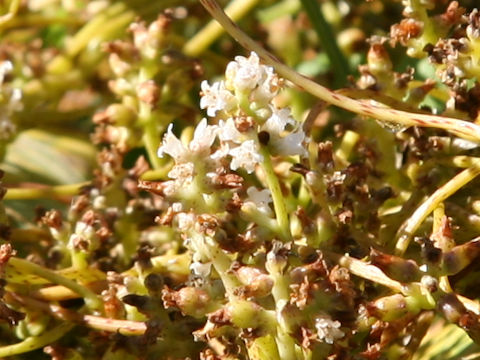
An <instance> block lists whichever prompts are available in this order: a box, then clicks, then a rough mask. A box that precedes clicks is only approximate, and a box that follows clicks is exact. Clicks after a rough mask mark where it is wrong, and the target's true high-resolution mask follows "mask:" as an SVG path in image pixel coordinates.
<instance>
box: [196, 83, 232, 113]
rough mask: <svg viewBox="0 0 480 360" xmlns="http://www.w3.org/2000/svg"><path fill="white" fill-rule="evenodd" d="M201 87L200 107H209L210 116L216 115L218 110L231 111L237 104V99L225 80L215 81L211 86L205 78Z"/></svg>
mask: <svg viewBox="0 0 480 360" xmlns="http://www.w3.org/2000/svg"><path fill="white" fill-rule="evenodd" d="M201 88H202V93H201V95H202V96H201V98H200V108H202V109H207V115H208V116H212V117H213V116H215V114H216V113H217V111H225V112H229V111H231V110H233V109H235V107H236V106H237V99H236V98H235V96H234V95H233V94H232V93H231V92H230V91H228V90H227V89H225V83H224V82H223V81H219V82H215V83H213V85H211V86H210V85H209V84H208V82H207V81H206V80H204V81H202V84H201Z"/></svg>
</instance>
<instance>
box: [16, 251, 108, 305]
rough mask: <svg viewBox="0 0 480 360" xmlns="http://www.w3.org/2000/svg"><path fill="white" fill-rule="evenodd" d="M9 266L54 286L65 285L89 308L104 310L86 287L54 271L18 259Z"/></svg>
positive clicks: (98, 300) (100, 302) (98, 299)
mask: <svg viewBox="0 0 480 360" xmlns="http://www.w3.org/2000/svg"><path fill="white" fill-rule="evenodd" d="M9 266H12V267H13V268H14V269H15V270H21V271H24V272H26V273H30V274H33V275H37V276H39V277H41V278H44V279H47V280H48V281H51V282H52V283H54V284H58V285H63V286H65V287H66V288H68V289H70V290H72V291H74V292H76V293H77V294H79V295H80V296H81V297H83V298H84V300H85V304H86V305H87V306H88V307H89V308H91V309H96V310H102V309H103V303H102V301H101V300H100V298H99V297H98V296H97V294H95V293H94V292H93V291H91V290H89V289H87V288H86V287H85V286H82V285H80V284H79V283H77V282H75V281H73V280H70V279H67V278H66V277H64V276H61V275H59V274H57V273H56V272H54V271H52V270H49V269H46V268H44V267H42V266H40V265H37V264H34V263H32V262H30V261H27V260H24V259H20V258H17V257H12V258H10V259H9V260H8V263H7V267H9Z"/></svg>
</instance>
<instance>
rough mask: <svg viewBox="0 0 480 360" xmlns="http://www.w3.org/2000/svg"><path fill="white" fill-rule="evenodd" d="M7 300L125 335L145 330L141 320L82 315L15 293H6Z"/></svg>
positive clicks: (87, 325)
mask: <svg viewBox="0 0 480 360" xmlns="http://www.w3.org/2000/svg"><path fill="white" fill-rule="evenodd" d="M7 301H13V302H16V303H20V304H22V305H23V306H25V307H27V308H33V309H41V310H43V311H46V312H48V313H49V314H50V315H52V316H53V317H55V318H57V319H59V320H63V321H66V322H69V323H75V324H77V325H83V326H86V327H89V328H91V329H95V330H102V331H107V332H111V333H118V334H122V335H125V336H135V335H143V334H145V331H146V330H147V325H146V324H145V323H144V322H142V321H132V320H120V319H109V318H105V317H101V316H95V315H83V314H81V313H78V312H74V311H71V310H67V309H64V308H62V307H61V306H58V305H54V304H50V303H46V302H43V301H39V300H36V299H32V298H29V297H27V296H23V295H19V294H16V293H8V294H7Z"/></svg>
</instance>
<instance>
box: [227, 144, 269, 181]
mask: <svg viewBox="0 0 480 360" xmlns="http://www.w3.org/2000/svg"><path fill="white" fill-rule="evenodd" d="M228 154H229V155H230V156H232V162H231V163H230V168H231V169H232V170H237V169H238V168H244V169H245V170H247V172H248V173H252V172H253V171H254V170H255V165H257V164H258V163H261V162H262V161H263V156H262V155H261V154H260V153H259V150H258V146H257V144H256V143H255V141H253V140H247V141H245V142H243V143H242V144H241V145H240V146H237V147H235V148H233V149H231V150H230V151H229V152H228Z"/></svg>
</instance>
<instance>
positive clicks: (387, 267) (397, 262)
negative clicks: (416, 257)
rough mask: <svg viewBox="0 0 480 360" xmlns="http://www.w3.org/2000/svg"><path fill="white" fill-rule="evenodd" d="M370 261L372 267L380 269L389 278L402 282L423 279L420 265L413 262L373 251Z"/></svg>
mask: <svg viewBox="0 0 480 360" xmlns="http://www.w3.org/2000/svg"><path fill="white" fill-rule="evenodd" d="M370 261H371V263H372V265H375V266H377V267H379V268H380V269H381V270H382V271H383V272H384V273H385V274H387V275H388V276H389V277H391V278H392V279H395V280H398V281H401V282H411V281H417V280H418V279H420V277H421V272H420V270H419V268H418V265H417V263H416V262H415V261H413V260H406V259H403V258H401V257H398V256H394V255H389V254H384V253H382V252H380V251H378V250H375V249H372V250H371V251H370Z"/></svg>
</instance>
